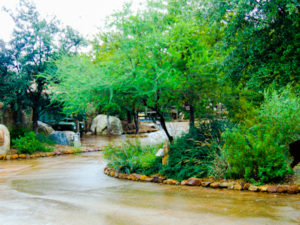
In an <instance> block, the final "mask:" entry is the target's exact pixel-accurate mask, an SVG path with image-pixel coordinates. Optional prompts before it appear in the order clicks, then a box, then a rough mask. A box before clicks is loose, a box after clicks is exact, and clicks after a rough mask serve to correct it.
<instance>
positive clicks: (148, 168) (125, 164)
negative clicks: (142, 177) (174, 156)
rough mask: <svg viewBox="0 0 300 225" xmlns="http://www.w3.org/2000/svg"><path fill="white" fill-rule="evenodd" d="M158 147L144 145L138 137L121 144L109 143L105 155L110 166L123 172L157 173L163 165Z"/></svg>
mask: <svg viewBox="0 0 300 225" xmlns="http://www.w3.org/2000/svg"><path fill="white" fill-rule="evenodd" d="M157 149H158V147H152V146H142V145H141V143H140V141H138V140H137V139H136V141H135V143H132V142H130V141H127V142H126V143H124V144H122V145H121V146H112V145H109V146H107V147H106V148H105V151H104V157H105V159H107V160H108V166H110V167H112V168H114V169H116V170H118V171H120V172H123V173H143V174H146V175H150V174H153V173H157V172H158V171H159V169H160V167H161V158H157V157H156V156H155V153H156V152H157Z"/></svg>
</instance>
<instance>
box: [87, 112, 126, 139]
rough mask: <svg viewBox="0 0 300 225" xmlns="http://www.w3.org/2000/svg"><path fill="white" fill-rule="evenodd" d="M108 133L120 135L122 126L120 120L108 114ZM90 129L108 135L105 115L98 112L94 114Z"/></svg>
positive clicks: (95, 132)
mask: <svg viewBox="0 0 300 225" xmlns="http://www.w3.org/2000/svg"><path fill="white" fill-rule="evenodd" d="M109 123H110V134H112V135H122V134H123V128H122V123H121V120H120V119H119V118H117V117H115V116H109ZM91 131H92V132H93V133H94V134H98V135H108V132H107V115H104V114H100V115H98V116H96V117H95V118H94V119H93V121H92V125H91Z"/></svg>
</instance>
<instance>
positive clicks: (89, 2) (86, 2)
mask: <svg viewBox="0 0 300 225" xmlns="http://www.w3.org/2000/svg"><path fill="white" fill-rule="evenodd" d="M31 1H33V2H34V3H35V5H36V7H37V10H38V11H39V13H40V14H41V16H42V17H43V18H45V17H47V16H49V17H52V16H56V18H57V19H58V20H60V21H61V22H62V23H63V24H64V25H69V26H71V27H72V28H74V29H75V30H77V31H79V32H80V33H81V34H82V35H84V37H86V38H92V37H93V35H95V34H96V33H97V32H99V27H100V28H101V27H103V26H104V25H105V18H106V17H107V16H109V15H111V14H112V13H114V11H116V10H120V9H122V6H123V4H124V3H125V2H128V1H130V2H132V4H133V9H137V8H139V7H140V4H141V3H143V2H145V1H146V0H31ZM18 2H19V0H0V39H2V40H4V41H6V42H7V41H9V40H10V37H11V33H12V30H13V28H14V22H13V21H12V19H11V18H10V16H9V15H8V14H7V13H6V12H4V11H3V10H2V8H3V7H6V8H8V9H10V10H12V11H14V9H16V8H17V6H18Z"/></svg>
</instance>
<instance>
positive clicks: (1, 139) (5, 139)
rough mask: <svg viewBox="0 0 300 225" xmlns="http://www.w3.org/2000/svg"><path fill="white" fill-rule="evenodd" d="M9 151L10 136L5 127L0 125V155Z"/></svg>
mask: <svg viewBox="0 0 300 225" xmlns="http://www.w3.org/2000/svg"><path fill="white" fill-rule="evenodd" d="M9 150H10V135H9V131H8V129H7V127H6V126H4V125H2V124H0V154H5V153H6V152H8V151H9Z"/></svg>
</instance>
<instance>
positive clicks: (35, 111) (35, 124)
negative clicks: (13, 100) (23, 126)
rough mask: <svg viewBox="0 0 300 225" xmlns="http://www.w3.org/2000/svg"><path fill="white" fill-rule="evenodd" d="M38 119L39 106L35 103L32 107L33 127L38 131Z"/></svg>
mask: <svg viewBox="0 0 300 225" xmlns="http://www.w3.org/2000/svg"><path fill="white" fill-rule="evenodd" d="M38 120H39V107H38V106H35V105H34V106H33V107H32V129H33V130H34V131H36V130H37V128H38Z"/></svg>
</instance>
